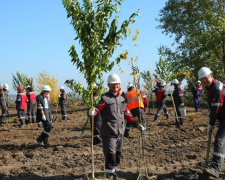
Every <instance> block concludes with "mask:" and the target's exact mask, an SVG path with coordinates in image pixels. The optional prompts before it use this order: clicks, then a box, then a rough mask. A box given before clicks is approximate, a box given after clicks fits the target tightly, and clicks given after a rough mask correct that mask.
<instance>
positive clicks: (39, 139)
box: [36, 136, 42, 144]
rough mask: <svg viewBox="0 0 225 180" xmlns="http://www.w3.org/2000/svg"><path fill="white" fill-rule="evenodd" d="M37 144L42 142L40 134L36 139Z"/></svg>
mask: <svg viewBox="0 0 225 180" xmlns="http://www.w3.org/2000/svg"><path fill="white" fill-rule="evenodd" d="M36 141H37V143H38V144H42V139H41V138H40V136H39V137H38V138H37V139H36Z"/></svg>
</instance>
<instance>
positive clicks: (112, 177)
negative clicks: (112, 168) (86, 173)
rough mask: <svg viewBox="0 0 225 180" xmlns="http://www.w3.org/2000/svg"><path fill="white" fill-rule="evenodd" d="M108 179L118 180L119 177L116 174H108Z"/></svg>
mask: <svg viewBox="0 0 225 180" xmlns="http://www.w3.org/2000/svg"><path fill="white" fill-rule="evenodd" d="M106 178H107V179H108V180H117V175H116V173H106Z"/></svg>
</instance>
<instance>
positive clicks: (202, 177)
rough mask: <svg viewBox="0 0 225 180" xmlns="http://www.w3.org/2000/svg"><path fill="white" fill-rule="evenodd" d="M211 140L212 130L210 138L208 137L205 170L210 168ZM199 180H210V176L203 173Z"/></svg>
mask: <svg viewBox="0 0 225 180" xmlns="http://www.w3.org/2000/svg"><path fill="white" fill-rule="evenodd" d="M211 138H212V130H211V131H210V132H209V137H208V143H207V152H206V158H205V168H208V161H209V151H210V144H211ZM198 180H210V178H209V175H207V174H205V173H203V172H202V174H200V175H199V176H198Z"/></svg>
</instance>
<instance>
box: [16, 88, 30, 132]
mask: <svg viewBox="0 0 225 180" xmlns="http://www.w3.org/2000/svg"><path fill="white" fill-rule="evenodd" d="M17 92H18V94H17V96H16V101H15V103H16V110H17V115H18V118H19V121H20V127H21V128H22V127H24V126H26V123H25V110H26V109H27V96H26V94H25V93H23V88H22V87H21V86H19V87H18V88H17Z"/></svg>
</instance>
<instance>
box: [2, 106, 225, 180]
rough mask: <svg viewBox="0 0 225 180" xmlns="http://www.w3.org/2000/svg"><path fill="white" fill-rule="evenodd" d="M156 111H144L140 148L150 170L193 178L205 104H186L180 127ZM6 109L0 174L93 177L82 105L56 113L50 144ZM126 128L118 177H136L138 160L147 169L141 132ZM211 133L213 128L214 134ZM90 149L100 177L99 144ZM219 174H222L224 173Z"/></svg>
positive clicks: (203, 140) (200, 162)
mask: <svg viewBox="0 0 225 180" xmlns="http://www.w3.org/2000/svg"><path fill="white" fill-rule="evenodd" d="M53 108H54V107H53ZM169 111H170V113H171V114H172V116H173V117H174V113H173V109H172V108H169ZM155 112H156V109H155V110H151V111H150V113H146V117H147V123H148V124H147V133H146V138H145V144H146V146H145V151H144V153H145V157H146V162H147V169H148V172H149V176H153V175H155V176H157V179H160V180H161V179H176V180H178V179H179V180H185V179H187V180H189V179H197V177H198V175H199V174H200V173H201V172H202V167H203V166H204V159H205V154H206V145H207V134H206V129H205V127H206V125H207V122H208V115H207V114H208V110H207V109H202V110H201V112H194V108H187V114H188V116H187V117H186V118H185V120H184V125H183V126H182V127H181V129H178V128H176V127H175V125H174V122H175V120H174V118H171V119H169V120H166V117H164V116H163V115H162V116H160V122H153V119H154V114H155ZM9 113H10V116H9V117H7V122H8V123H7V124H5V125H3V126H1V127H0V133H1V136H0V142H1V144H0V147H1V148H0V179H7V180H8V179H23V180H28V179H29V180H30V179H48V180H53V179H55V180H56V179H78V180H85V179H89V178H90V177H91V153H90V152H91V147H90V144H91V140H90V137H91V133H90V123H88V125H87V127H86V129H85V131H84V133H83V135H81V130H82V126H83V125H84V124H85V122H86V118H87V117H86V110H85V107H84V106H69V107H68V117H69V120H68V121H66V122H65V121H62V122H61V121H60V114H59V113H58V114H57V117H58V119H57V120H56V121H55V122H54V129H53V130H52V132H51V135H50V138H49V141H50V143H51V146H50V147H48V148H45V147H43V146H40V145H37V143H36V140H35V139H36V138H37V137H38V136H39V135H40V133H41V132H42V130H37V124H29V125H27V126H26V127H24V128H22V129H21V128H19V127H18V125H19V122H18V120H17V119H18V118H17V116H16V111H15V110H14V109H13V108H10V109H9ZM216 130H217V128H215V130H214V132H215V131H216ZM130 134H131V138H129V139H127V138H125V139H124V146H123V157H122V160H121V163H120V166H119V167H118V176H119V179H121V180H122V179H127V180H135V179H137V177H138V173H137V163H138V162H139V164H140V165H141V167H142V168H139V171H140V172H144V170H145V168H144V163H143V162H144V161H143V160H142V161H138V157H139V140H140V139H139V132H138V131H137V130H136V129H131V133H130ZM214 136H215V133H214V135H213V139H214ZM212 147H213V146H212ZM94 150H95V154H94V157H95V171H96V177H102V176H103V174H104V173H103V172H104V158H103V154H102V147H101V146H95V147H94ZM211 154H212V148H211ZM210 157H211V155H210ZM222 172H224V169H223V171H222ZM220 177H221V178H220V179H225V175H224V173H222V175H221V176H220Z"/></svg>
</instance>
